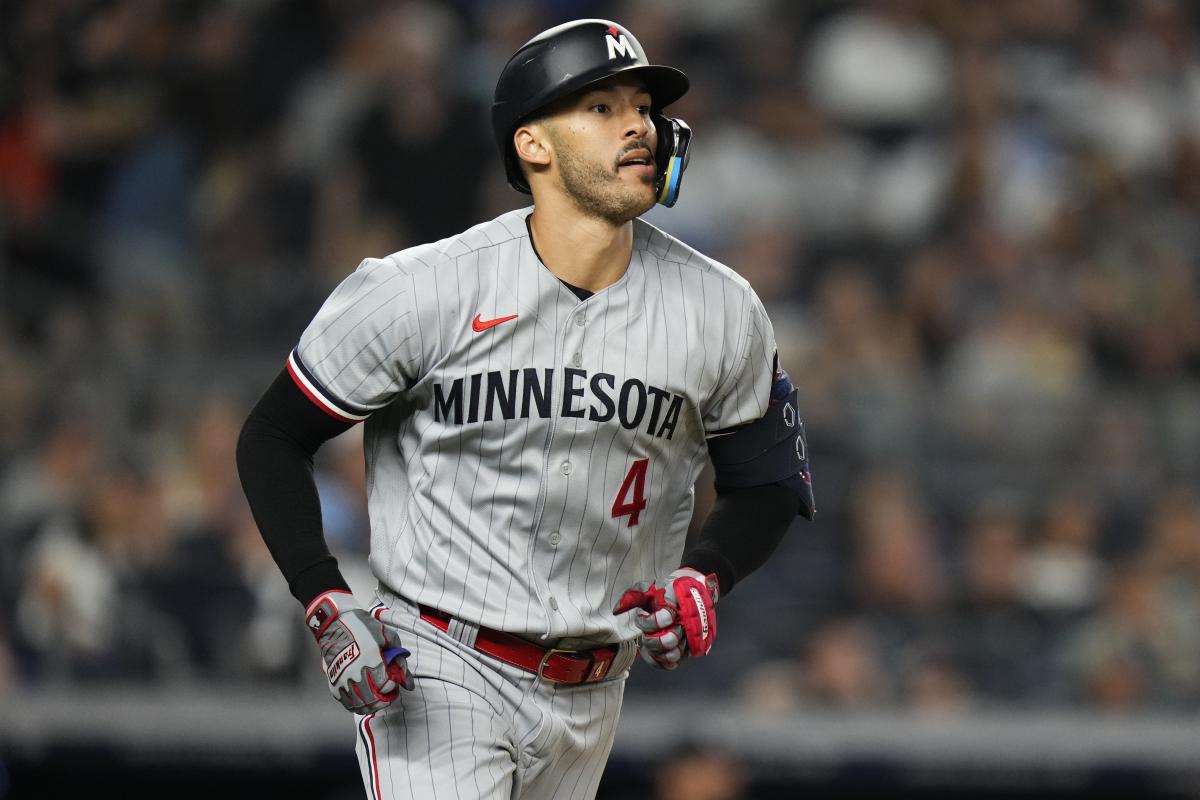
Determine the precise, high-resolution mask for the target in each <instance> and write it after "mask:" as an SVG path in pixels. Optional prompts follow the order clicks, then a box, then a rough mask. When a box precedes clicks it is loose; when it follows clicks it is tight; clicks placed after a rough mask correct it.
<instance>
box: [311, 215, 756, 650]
mask: <svg viewBox="0 0 1200 800" xmlns="http://www.w3.org/2000/svg"><path fill="white" fill-rule="evenodd" d="M528 213H529V209H524V210H520V211H514V212H510V213H508V214H505V215H502V216H500V217H498V218H497V219H495V220H492V221H491V222H487V223H483V224H482V225H479V226H476V227H474V228H472V229H470V230H468V231H466V232H464V233H463V234H460V235H459V236H456V237H452V238H450V239H445V240H443V241H440V242H436V243H433V244H428V245H421V246H419V247H414V248H410V249H408V250H404V251H401V252H399V253H395V254H393V255H391V256H389V257H387V258H384V259H367V260H365V261H364V262H362V264H361V265H360V266H359V268H358V270H357V271H355V272H354V273H353V274H352V275H350V276H349V277H348V278H347V279H346V280H345V281H344V282H343V283H342V285H341V286H339V287H338V288H337V290H335V291H334V292H333V294H332V295H331V296H330V298H329V300H328V301H327V302H326V303H325V305H324V306H323V307H322V309H321V310H320V312H319V313H318V314H317V316H316V318H315V319H314V320H313V322H312V323H311V324H310V325H309V327H308V329H307V330H306V331H305V332H304V334H303V335H302V337H301V339H300V343H299V346H298V347H297V348H296V350H295V354H294V359H295V361H297V362H298V364H299V365H301V366H302V368H303V374H304V375H306V376H308V377H309V378H311V381H310V382H311V384H312V389H313V391H314V392H315V393H317V394H318V395H319V396H320V397H323V398H325V399H326V400H327V401H328V405H329V406H330V407H332V408H333V409H335V410H336V409H341V410H342V412H343V413H347V412H349V413H355V412H361V413H363V414H370V416H369V417H368V418H367V420H366V429H365V432H364V434H365V435H364V439H365V442H366V453H367V468H368V491H369V506H370V517H371V526H372V548H371V549H372V555H371V565H372V568H373V570H374V572H375V574H376V575H377V576H378V577H379V579H380V581H381V582H382V583H383V584H384V585H386V586H390V587H393V588H395V589H398V590H400V591H403V592H404V594H405V595H406V596H408V597H411V598H413V599H415V600H417V601H419V602H423V603H426V604H428V605H431V606H435V607H438V608H442V609H443V610H446V611H449V612H450V613H452V614H454V615H455V616H458V617H461V618H463V619H467V620H470V621H472V622H475V623H477V624H483V625H487V626H489V627H493V628H498V629H501V630H507V631H511V632H513V633H518V634H521V635H525V636H529V637H543V638H545V639H559V638H562V637H568V638H571V639H574V640H578V641H595V642H611V641H616V640H621V639H625V638H629V637H631V636H633V635H635V631H634V629H633V627H632V624H631V623H630V622H629V621H628V620H625V619H616V618H614V617H612V615H611V614H610V613H609V609H610V608H611V607H612V604H613V603H614V602H615V600H616V597H617V595H618V594H619V592H620V591H621V589H623V588H624V587H625V586H627V585H629V584H631V583H634V582H636V581H638V580H646V579H648V578H650V577H652V576H654V575H657V574H661V573H662V572H664V571H667V570H669V569H671V568H673V567H674V566H676V564H677V559H678V557H679V554H680V552H681V551H682V547H683V544H684V538H685V536H686V532H687V524H688V520H689V519H690V516H691V507H692V492H691V487H692V484H693V483H694V482H695V479H696V477H697V476H698V475H699V473H700V471H701V469H702V468H703V466H704V464H705V463H706V446H705V438H706V436H707V435H708V434H710V433H712V432H715V431H719V430H721V429H725V428H729V427H733V426H735V425H738V424H741V423H744V422H748V421H750V420H753V419H756V418H757V417H758V416H761V414H762V413H763V411H764V410H765V408H766V403H767V398H768V394H769V391H770V380H771V363H772V356H773V354H774V350H775V343H774V335H773V333H772V330H771V325H770V322H769V320H768V319H767V316H766V313H765V311H764V310H763V308H762V305H761V304H760V303H759V301H758V298H757V297H756V296H755V294H754V292H753V291H752V290H751V288H750V287H749V285H748V284H747V283H746V282H745V281H744V280H743V279H742V278H740V277H739V276H737V275H736V274H735V273H733V272H732V271H731V270H729V269H728V268H726V267H724V266H722V265H720V264H718V263H716V262H713V261H711V260H710V259H708V258H706V257H704V256H703V255H701V254H699V253H697V252H696V251H694V250H692V249H691V248H689V247H688V246H687V245H685V244H683V243H681V242H679V241H677V240H676V239H674V238H672V237H670V236H668V235H666V234H664V233H663V232H661V231H659V230H658V229H656V228H654V227H653V226H651V225H648V224H646V223H644V222H642V221H640V220H638V221H635V222H634V226H635V227H634V252H633V257H632V259H631V261H630V265H629V269H628V270H627V271H626V274H625V275H624V276H623V277H622V278H621V279H620V280H619V281H617V283H615V284H614V285H612V286H610V287H609V288H607V289H605V290H603V291H601V292H598V293H597V294H595V295H594V296H592V297H591V298H589V299H588V300H586V301H583V302H581V301H579V300H578V298H576V297H575V296H574V295H573V294H572V293H571V292H570V291H569V290H568V289H567V288H566V287H565V286H563V284H562V283H561V282H560V281H558V280H557V279H556V278H555V277H554V275H553V274H552V273H551V272H550V271H549V270H547V269H546V268H545V267H544V266H543V265H542V264H541V262H540V261H539V260H538V258H537V256H536V254H535V253H534V251H533V249H532V245H531V244H530V242H529V238H528V233H527V229H526V227H525V217H526V215H527V214H528ZM476 314H478V315H480V316H481V317H482V318H484V319H496V318H499V317H504V316H509V315H514V314H515V315H516V318H515V319H513V320H511V321H508V322H504V323H502V324H499V325H496V326H495V327H493V328H490V329H488V330H486V331H483V332H475V331H473V330H472V326H471V320H472V319H473V318H474V317H475V315H476ZM569 370H574V376H573V377H572V373H570V372H569ZM569 380H571V381H574V383H573V384H571V387H570V388H573V389H575V390H578V394H577V395H575V396H573V397H571V398H569V399H568V400H567V401H564V390H565V389H566V388H568V387H567V386H566V384H567V382H568V381H569ZM631 381H632V383H630V382H631ZM456 382H457V383H456ZM531 387H532V388H531ZM626 390H628V391H626ZM456 393H457V394H456ZM601 394H607V395H609V400H610V401H611V403H612V404H613V406H614V407H615V408H614V411H613V414H612V418H611V419H607V420H604V419H603V417H604V413H605V410H606V407H605V405H604V401H603V400H602V399H601V397H600V395H601ZM506 395H512V396H511V397H506ZM543 395H544V396H545V397H544V398H543ZM447 397H449V398H450V399H446V398H447ZM664 398H667V399H664ZM675 398H678V399H679V400H680V403H681V405H680V407H679V408H678V418H677V421H676V423H675V425H674V429H673V430H670V431H669V433H670V435H665V434H664V435H656V434H657V433H658V430H659V429H661V422H662V421H663V420H665V418H666V417H665V414H666V412H665V411H664V409H668V408H669V407H670V404H671V403H672V402H674V400H675ZM542 400H544V402H539V401H542ZM506 402H507V403H508V406H506V405H505V403H506ZM439 403H441V405H439ZM564 406H566V409H565V408H564ZM656 408H657V411H655V409H656ZM506 409H507V410H506ZM566 410H569V411H571V412H573V413H578V414H580V416H570V415H569V414H567V413H565V411H566ZM639 412H640V416H639ZM598 420H601V421H598ZM635 420H636V421H637V422H638V425H637V427H636V428H633V427H631V426H628V425H623V424H621V423H622V421H624V422H627V423H632V422H633V421H635ZM651 420H657V421H658V423H657V424H658V425H659V427H658V428H656V427H655V426H656V423H654V422H651ZM642 458H648V459H649V462H648V468H647V472H646V476H645V494H646V500H647V505H646V508H645V510H644V511H643V512H642V513H641V514H640V518H639V520H638V524H637V525H636V526H630V525H629V522H631V521H632V520H631V518H621V517H618V518H614V517H613V513H612V509H613V506H614V501H615V500H616V499H617V495H618V490H619V489H620V487H621V486H622V483H623V482H624V480H625V478H626V476H627V475H628V474H629V472H630V469H631V465H632V464H633V462H634V461H636V460H638V459H642Z"/></svg>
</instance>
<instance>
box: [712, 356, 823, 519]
mask: <svg viewBox="0 0 1200 800" xmlns="http://www.w3.org/2000/svg"><path fill="white" fill-rule="evenodd" d="M798 395H799V392H798V391H797V390H796V388H795V387H794V386H792V382H791V379H789V378H788V375H787V373H786V372H783V371H780V377H779V378H777V379H776V380H775V384H774V386H773V387H772V389H771V402H770V404H769V405H768V406H767V413H765V414H763V416H762V417H760V418H759V419H757V420H755V421H754V422H751V423H748V424H746V425H742V426H740V427H738V428H735V429H734V430H732V431H731V432H729V433H725V434H721V435H718V436H715V437H713V438H711V439H709V442H708V454H709V457H710V458H711V459H712V463H713V472H714V473H715V475H716V481H715V484H716V489H717V492H727V491H730V490H733V489H745V488H748V487H750V486H767V485H770V484H775V483H777V484H779V485H781V486H784V487H786V488H787V489H789V490H790V491H791V492H792V493H793V494H795V495H796V498H797V500H798V501H799V513H800V514H801V515H802V516H804V517H805V518H806V519H812V518H813V514H815V513H816V511H817V508H816V503H815V501H814V498H813V491H812V474H811V473H810V471H809V465H808V442H807V441H806V440H805V438H804V422H803V421H802V420H801V419H800V411H799V406H798V404H797V402H796V401H797V398H798Z"/></svg>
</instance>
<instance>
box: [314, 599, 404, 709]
mask: <svg viewBox="0 0 1200 800" xmlns="http://www.w3.org/2000/svg"><path fill="white" fill-rule="evenodd" d="M304 619H305V622H307V623H308V629H309V630H310V631H312V634H313V636H314V637H316V640H317V646H318V647H320V648H321V659H322V670H323V671H324V673H325V678H326V679H327V680H328V681H329V691H330V692H331V693H332V694H333V696H334V697H335V698H337V700H338V702H340V703H341V704H342V705H343V706H345V707H346V709H347V710H349V711H353V712H355V713H356V714H369V713H371V712H372V711H378V710H379V709H381V708H384V707H386V706H387V705H388V704H389V703H391V702H392V701H393V700H395V699H396V698H397V697H398V696H399V694H400V690H401V689H412V688H413V677H412V674H411V673H410V672H409V671H408V656H409V652H408V651H407V650H405V649H404V648H403V647H401V646H400V642H399V640H398V639H396V638H395V635H394V634H392V633H391V632H389V631H388V629H387V628H386V626H384V624H383V623H382V622H380V621H379V620H376V619H372V618H371V615H370V614H368V613H367V612H366V610H365V609H363V607H362V606H360V605H359V604H358V601H357V600H356V599H355V598H354V595H353V594H351V593H350V592H347V591H342V590H336V589H335V590H333V591H329V592H325V593H324V594H322V595H321V596H320V597H318V598H317V599H315V600H313V601H312V602H311V603H310V604H309V606H308V608H307V609H305V611H304Z"/></svg>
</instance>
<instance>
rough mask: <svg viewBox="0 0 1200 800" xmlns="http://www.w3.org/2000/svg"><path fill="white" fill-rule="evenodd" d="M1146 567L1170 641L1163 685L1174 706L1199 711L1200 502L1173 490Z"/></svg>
mask: <svg viewBox="0 0 1200 800" xmlns="http://www.w3.org/2000/svg"><path fill="white" fill-rule="evenodd" d="M1146 565H1147V568H1148V569H1149V570H1150V572H1151V575H1152V576H1153V583H1154V591H1155V592H1156V594H1157V605H1158V609H1159V613H1160V615H1161V616H1160V618H1159V620H1158V622H1159V624H1161V626H1162V628H1163V637H1164V640H1165V642H1167V643H1169V644H1170V648H1169V649H1168V650H1165V651H1164V652H1163V663H1162V670H1163V681H1164V685H1165V689H1166V691H1167V693H1168V696H1169V697H1170V699H1171V702H1172V705H1173V706H1175V707H1183V708H1190V709H1200V500H1197V498H1196V495H1195V493H1194V491H1193V490H1191V489H1187V488H1172V489H1169V490H1167V491H1165V492H1163V494H1162V495H1161V496H1160V497H1159V500H1158V502H1157V503H1156V506H1155V509H1154V513H1153V514H1152V515H1151V518H1150V523H1149V530H1148V532H1147V543H1146Z"/></svg>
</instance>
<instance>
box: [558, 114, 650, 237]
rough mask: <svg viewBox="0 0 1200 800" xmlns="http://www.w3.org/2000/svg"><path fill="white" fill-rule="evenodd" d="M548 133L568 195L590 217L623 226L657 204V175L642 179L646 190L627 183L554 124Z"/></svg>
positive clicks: (611, 168) (560, 176)
mask: <svg viewBox="0 0 1200 800" xmlns="http://www.w3.org/2000/svg"><path fill="white" fill-rule="evenodd" d="M547 134H548V135H549V137H550V141H551V143H552V144H553V145H554V152H555V153H556V154H557V155H558V174H559V178H560V180H561V181H562V186H563V189H564V190H565V191H566V193H567V195H568V196H569V197H570V198H571V200H572V201H573V202H574V203H575V205H576V206H578V207H579V209H580V210H581V211H583V212H584V213H585V214H588V215H589V216H595V217H600V218H601V219H604V220H607V221H608V222H610V223H612V224H614V225H622V224H624V223H626V222H628V221H629V220H631V219H634V218H635V217H640V216H641V215H642V214H645V213H646V212H647V211H649V210H650V209H651V208H653V207H654V177H653V176H647V177H644V178H642V185H643V186H644V187H648V188H649V190H650V191H649V192H646V191H645V189H641V188H634V187H631V186H627V185H626V184H625V182H624V181H623V180H622V179H621V177H620V175H619V174H618V173H617V172H616V171H615V169H614V168H613V167H611V166H606V165H604V164H601V163H598V162H593V161H588V160H587V159H586V158H584V157H583V156H581V155H580V154H579V153H578V152H576V151H575V150H573V149H572V148H571V146H570V145H568V144H567V143H566V142H564V141H563V137H562V136H561V135H559V132H558V131H557V130H555V129H554V128H552V127H548V129H547Z"/></svg>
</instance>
